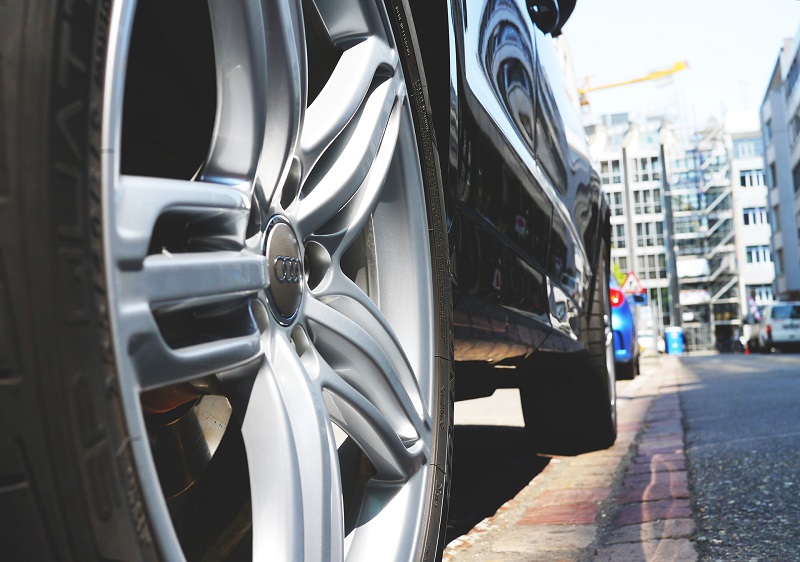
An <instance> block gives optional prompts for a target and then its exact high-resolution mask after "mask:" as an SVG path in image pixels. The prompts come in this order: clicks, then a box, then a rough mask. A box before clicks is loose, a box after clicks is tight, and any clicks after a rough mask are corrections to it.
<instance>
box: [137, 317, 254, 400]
mask: <svg viewBox="0 0 800 562" xmlns="http://www.w3.org/2000/svg"><path fill="white" fill-rule="evenodd" d="M124 320H125V322H126V325H125V332H126V334H125V335H126V336H127V337H126V340H127V341H128V342H129V343H128V353H129V356H130V361H131V364H132V365H133V368H134V371H135V373H136V377H137V379H138V384H139V387H140V389H141V390H151V389H154V388H158V387H161V386H166V385H170V384H176V383H179V382H185V381H189V380H192V379H195V378H198V377H201V376H204V375H209V374H213V373H217V372H219V371H225V370H228V369H232V368H234V367H236V366H238V365H241V364H243V363H247V362H248V361H252V360H253V359H254V358H255V357H257V356H258V354H259V353H261V342H260V338H259V334H258V333H255V334H252V335H248V336H240V337H234V338H228V339H223V340H218V341H214V342H209V343H202V344H198V345H192V346H188V347H184V348H181V349H171V348H170V347H169V346H168V345H167V344H166V342H164V340H163V339H162V338H161V336H160V334H159V331H158V326H157V325H156V323H155V320H153V317H152V314H151V312H150V309H149V307H148V308H144V309H139V310H138V313H137V312H136V311H132V310H129V311H125V313H124Z"/></svg>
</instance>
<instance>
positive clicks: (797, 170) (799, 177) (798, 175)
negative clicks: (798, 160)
mask: <svg viewBox="0 0 800 562" xmlns="http://www.w3.org/2000/svg"><path fill="white" fill-rule="evenodd" d="M792 182H793V183H794V192H795V193H797V190H798V189H800V164H797V166H795V167H794V169H793V170H792Z"/></svg>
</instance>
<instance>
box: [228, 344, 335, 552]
mask: <svg viewBox="0 0 800 562" xmlns="http://www.w3.org/2000/svg"><path fill="white" fill-rule="evenodd" d="M270 347H271V349H270V350H269V353H268V356H269V359H268V360H267V361H265V362H264V363H263V365H262V367H261V369H260V371H259V373H258V375H257V376H256V379H255V382H254V384H253V387H252V391H251V393H250V395H249V399H248V403H247V405H246V412H245V413H244V416H243V422H242V434H243V437H244V442H245V447H246V449H247V461H248V465H249V472H250V486H251V496H252V505H253V559H254V560H267V559H270V560H271V559H275V560H298V561H300V560H342V559H343V556H344V554H343V552H344V515H343V504H342V489H341V479H340V475H339V461H338V456H337V452H336V443H335V440H334V437H333V431H332V427H331V422H330V418H329V416H328V412H327V409H326V407H325V403H324V401H323V399H322V395H321V394H320V392H319V389H318V388H317V386H316V385H315V384H314V383H313V382H312V381H311V379H310V378H309V376H308V373H307V372H306V370H305V368H304V366H303V365H302V363H301V362H300V360H299V358H298V357H297V354H296V351H295V350H294V348H293V347H292V345H291V343H290V342H289V341H288V339H287V338H286V336H285V335H284V334H283V333H276V334H273V335H272V337H271V346H270ZM234 406H236V404H234ZM240 411H241V410H240ZM301 545H302V549H301V548H300V546H301Z"/></svg>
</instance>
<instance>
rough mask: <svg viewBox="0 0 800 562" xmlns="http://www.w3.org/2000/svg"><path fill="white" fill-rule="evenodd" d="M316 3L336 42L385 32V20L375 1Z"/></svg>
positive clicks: (344, 41)
mask: <svg viewBox="0 0 800 562" xmlns="http://www.w3.org/2000/svg"><path fill="white" fill-rule="evenodd" d="M314 4H315V5H316V7H317V10H319V13H320V16H322V20H323V21H324V22H325V27H326V28H327V30H328V33H329V34H330V36H331V41H333V43H334V44H337V45H341V44H347V43H349V42H352V41H357V40H359V39H361V38H362V37H364V36H367V35H374V34H378V35H382V34H383V29H384V26H383V21H382V18H381V15H380V13H379V12H378V10H377V9H376V6H375V2H374V1H370V0H358V1H357V2H348V3H347V4H345V3H343V2H341V0H314Z"/></svg>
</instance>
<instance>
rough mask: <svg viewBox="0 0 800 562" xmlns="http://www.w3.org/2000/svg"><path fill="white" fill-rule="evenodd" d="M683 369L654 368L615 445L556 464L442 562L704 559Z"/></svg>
mask: <svg viewBox="0 0 800 562" xmlns="http://www.w3.org/2000/svg"><path fill="white" fill-rule="evenodd" d="M680 367H681V365H680V361H679V360H678V359H677V358H674V357H666V358H663V359H661V360H660V361H658V363H655V362H654V363H653V364H652V368H650V369H646V372H645V374H644V375H643V376H642V377H641V378H640V379H638V380H637V381H635V382H638V383H639V384H638V386H636V387H635V388H630V387H629V388H630V390H631V397H630V400H629V401H628V403H627V404H626V405H625V407H624V408H621V409H620V411H619V412H618V419H617V426H618V436H617V442H616V443H615V445H614V446H613V447H611V448H609V449H606V450H604V451H597V452H594V453H588V454H585V455H580V456H577V457H553V458H552V459H551V461H550V462H549V463H548V465H547V467H546V468H545V469H544V470H543V471H542V472H541V473H540V474H539V475H538V476H536V478H534V479H533V480H532V481H531V482H530V483H529V484H528V485H527V486H526V487H525V488H523V489H522V490H521V491H520V492H519V493H518V494H517V495H516V496H515V497H514V498H513V499H511V500H509V501H508V502H506V503H505V504H504V505H503V506H502V507H501V508H500V509H498V511H497V512H496V513H495V514H494V515H493V516H492V517H489V518H487V519H484V520H483V521H482V522H481V523H479V524H478V525H476V526H475V527H474V528H473V529H472V530H471V531H470V532H469V533H467V534H466V535H463V536H462V537H459V538H458V539H456V540H454V541H453V542H451V543H450V544H449V545H448V546H447V548H446V549H445V552H444V557H443V560H444V561H445V562H462V561H468V560H469V561H472V560H475V561H489V560H491V561H503V560H519V559H520V558H522V557H524V559H525V560H528V561H534V562H535V561H539V560H541V561H550V560H576V561H577V560H580V561H588V560H597V561H612V560H626V561H631V562H633V561H639V560H641V561H647V562H651V561H662V560H682V561H684V560H685V561H689V562H691V561H694V560H697V552H696V550H695V547H694V543H693V542H691V540H690V539H691V536H692V533H694V530H695V525H694V519H693V513H692V504H691V498H690V494H689V488H688V473H687V469H686V457H685V453H684V434H683V425H682V421H683V416H682V412H681V408H680V400H679V396H678V386H677V383H676V380H677V372H678V370H679V369H680ZM639 381H640V382H639Z"/></svg>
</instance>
